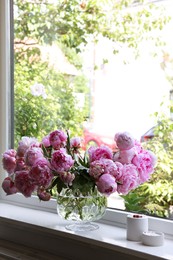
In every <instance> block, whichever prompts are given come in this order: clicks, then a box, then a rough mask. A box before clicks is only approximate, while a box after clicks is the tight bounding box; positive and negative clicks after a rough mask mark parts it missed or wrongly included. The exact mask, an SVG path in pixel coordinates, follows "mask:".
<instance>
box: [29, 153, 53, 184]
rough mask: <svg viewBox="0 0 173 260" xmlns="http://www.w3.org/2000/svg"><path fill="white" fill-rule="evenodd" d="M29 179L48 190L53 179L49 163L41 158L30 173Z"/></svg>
mask: <svg viewBox="0 0 173 260" xmlns="http://www.w3.org/2000/svg"><path fill="white" fill-rule="evenodd" d="M29 177H30V179H31V180H32V183H33V184H35V185H37V186H43V187H45V188H47V187H48V186H49V185H50V183H51V181H52V179H53V174H52V173H51V170H50V165H49V162H48V161H47V160H46V159H45V158H44V157H43V158H39V159H38V160H37V161H36V162H35V164H34V165H33V166H32V168H31V170H30V171H29Z"/></svg>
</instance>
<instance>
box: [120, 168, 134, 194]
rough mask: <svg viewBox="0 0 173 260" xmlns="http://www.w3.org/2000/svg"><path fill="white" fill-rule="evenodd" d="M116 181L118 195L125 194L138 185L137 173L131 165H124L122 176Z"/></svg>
mask: <svg viewBox="0 0 173 260" xmlns="http://www.w3.org/2000/svg"><path fill="white" fill-rule="evenodd" d="M117 181H118V183H119V184H118V187H117V191H118V193H122V194H127V193H128V192H129V191H131V190H132V189H135V188H136V187H137V185H138V171H137V168H136V167H135V166H134V165H133V164H124V165H123V169H122V175H121V177H120V178H119V179H117Z"/></svg>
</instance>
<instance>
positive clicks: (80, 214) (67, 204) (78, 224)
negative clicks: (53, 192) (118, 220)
mask: <svg viewBox="0 0 173 260" xmlns="http://www.w3.org/2000/svg"><path fill="white" fill-rule="evenodd" d="M106 207H107V198H106V197H105V196H104V195H103V194H101V193H99V192H98V191H97V190H96V189H95V190H94V191H90V192H88V193H87V195H85V196H84V195H83V194H82V193H81V192H80V191H73V190H70V189H63V190H62V191H61V193H60V194H58V196H57V213H58V215H59V216H60V217H61V218H63V219H65V220H69V221H70V223H69V224H67V225H66V229H68V230H71V231H91V230H96V229H98V228H99V225H98V224H96V223H91V222H93V221H97V220H99V219H101V218H102V217H103V215H104V214H105V211H106Z"/></svg>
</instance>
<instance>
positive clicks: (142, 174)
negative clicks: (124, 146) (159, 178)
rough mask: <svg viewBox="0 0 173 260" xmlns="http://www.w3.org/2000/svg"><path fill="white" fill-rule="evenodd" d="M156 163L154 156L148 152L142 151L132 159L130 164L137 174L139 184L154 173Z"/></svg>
mask: <svg viewBox="0 0 173 260" xmlns="http://www.w3.org/2000/svg"><path fill="white" fill-rule="evenodd" d="M156 161H157V159H156V156H155V155H154V154H153V153H152V152H151V151H148V150H142V151H141V153H139V154H137V155H136V156H135V157H134V158H133V160H132V162H133V164H134V165H135V166H136V167H137V169H138V172H139V184H141V183H143V182H145V181H147V180H148V179H149V177H150V174H152V173H153V171H154V167H155V165H156Z"/></svg>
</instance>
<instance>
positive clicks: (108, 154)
mask: <svg viewBox="0 0 173 260" xmlns="http://www.w3.org/2000/svg"><path fill="white" fill-rule="evenodd" d="M88 154H89V160H90V162H93V161H96V160H100V159H111V160H112V158H113V153H112V150H111V149H110V148H109V147H107V146H103V145H102V146H100V147H95V146H91V147H90V148H89V149H88Z"/></svg>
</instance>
